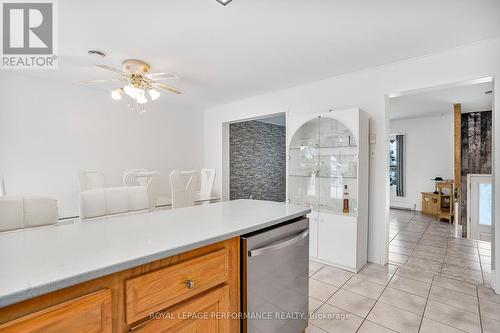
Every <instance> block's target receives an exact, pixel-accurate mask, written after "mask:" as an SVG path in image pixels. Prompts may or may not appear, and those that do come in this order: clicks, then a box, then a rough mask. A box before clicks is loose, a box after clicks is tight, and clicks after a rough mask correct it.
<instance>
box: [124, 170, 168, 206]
mask: <svg viewBox="0 0 500 333" xmlns="http://www.w3.org/2000/svg"><path fill="white" fill-rule="evenodd" d="M123 185H124V186H146V188H147V191H148V197H149V209H151V210H152V209H155V208H156V203H157V201H158V193H159V191H160V173H159V172H158V171H147V170H146V169H127V170H125V172H124V174H123Z"/></svg>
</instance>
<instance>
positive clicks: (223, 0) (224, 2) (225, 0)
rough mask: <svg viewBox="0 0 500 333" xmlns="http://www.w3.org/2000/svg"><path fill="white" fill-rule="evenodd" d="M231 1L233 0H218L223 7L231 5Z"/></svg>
mask: <svg viewBox="0 0 500 333" xmlns="http://www.w3.org/2000/svg"><path fill="white" fill-rule="evenodd" d="M231 1H233V0H217V2H218V3H220V4H221V5H223V6H225V5H227V4H228V3H230V2H231Z"/></svg>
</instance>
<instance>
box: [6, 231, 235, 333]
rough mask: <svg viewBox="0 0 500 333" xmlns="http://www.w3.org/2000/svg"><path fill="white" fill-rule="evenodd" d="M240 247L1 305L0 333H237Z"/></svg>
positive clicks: (189, 255) (222, 246)
mask: <svg viewBox="0 0 500 333" xmlns="http://www.w3.org/2000/svg"><path fill="white" fill-rule="evenodd" d="M239 247H240V241H239V237H235V238H232V239H229V240H226V241H222V242H218V243H215V244H212V245H208V246H205V247H201V248H198V249H194V250H191V251H188V252H185V253H181V254H177V255H174V256H171V257H168V258H165V259H161V260H157V261H154V262H151V263H148V264H143V265H140V266H137V267H134V268H130V269H127V270H124V271H121V272H117V273H113V274H110V275H107V276H104V277H100V278H97V279H94V280H90V281H87V282H84V283H81V284H77V285H74V286H71V287H68V288H65V289H61V290H58V291H55V292H51V293H49V294H45V295H42V296H38V297H36V298H33V299H29V300H25V301H22V302H20V303H16V304H12V305H9V306H6V307H4V308H0V333H7V332H9V333H10V332H16V333H17V332H27V333H30V332H44V333H45V332H49V333H50V332H54V333H55V332H76V333H84V332H85V333H87V332H88V333H90V332H92V333H95V332H103V333H104V332H106V333H107V332H120V333H122V332H183V333H188V332H207V333H229V332H231V333H233V332H239V331H240V322H239V320H238V319H237V316H236V317H235V316H230V314H231V313H238V312H239V309H240V282H239V281H240V269H239V267H240V259H239V255H240V250H239Z"/></svg>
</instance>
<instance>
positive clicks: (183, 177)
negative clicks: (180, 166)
mask: <svg viewBox="0 0 500 333" xmlns="http://www.w3.org/2000/svg"><path fill="white" fill-rule="evenodd" d="M199 176H200V172H199V171H179V170H174V171H172V172H171V173H170V189H171V193H172V208H181V207H189V206H194V203H195V200H196V189H197V186H199Z"/></svg>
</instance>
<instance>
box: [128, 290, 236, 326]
mask: <svg viewBox="0 0 500 333" xmlns="http://www.w3.org/2000/svg"><path fill="white" fill-rule="evenodd" d="M229 309H230V308H229V286H227V285H226V286H224V287H220V288H217V289H215V290H213V291H210V292H208V293H206V294H203V295H200V296H198V297H196V298H195V299H193V300H191V301H188V302H187V303H184V304H182V305H180V306H178V307H175V308H173V309H172V310H170V311H168V312H161V313H158V314H157V317H156V319H153V320H150V321H148V322H146V323H144V324H142V325H140V326H138V327H135V328H132V329H131V332H137V333H180V332H182V333H188V332H204V333H229V319H228V316H227V314H228V312H229Z"/></svg>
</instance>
